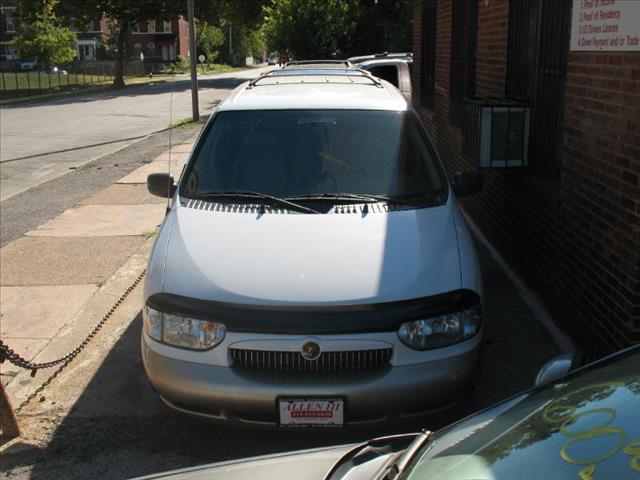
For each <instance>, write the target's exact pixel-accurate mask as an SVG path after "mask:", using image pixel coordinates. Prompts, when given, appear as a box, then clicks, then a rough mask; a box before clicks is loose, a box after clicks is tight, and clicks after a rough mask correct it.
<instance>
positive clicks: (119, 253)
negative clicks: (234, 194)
mask: <svg viewBox="0 0 640 480" xmlns="http://www.w3.org/2000/svg"><path fill="white" fill-rule="evenodd" d="M196 135H197V134H196ZM196 135H193V136H192V137H191V138H190V139H189V140H188V141H187V142H185V143H183V144H179V145H176V146H175V147H173V148H172V150H171V170H170V171H171V173H172V175H173V176H174V177H176V178H177V177H178V176H179V174H180V172H181V170H182V167H183V165H184V163H185V161H186V159H187V157H188V154H189V152H190V151H191V148H192V145H193V142H194V141H195V137H196ZM168 163H169V152H165V153H162V154H161V155H159V156H158V157H156V158H155V159H154V160H153V161H152V162H150V163H147V164H145V165H143V166H142V167H140V168H138V169H136V170H134V171H133V172H131V173H129V174H128V175H126V176H125V177H123V178H121V179H120V180H118V181H117V182H116V183H114V184H113V185H111V186H109V187H107V188H105V189H103V190H101V191H99V192H98V193H96V194H95V195H93V196H92V197H90V198H87V199H85V200H83V201H82V202H80V203H79V204H78V205H76V206H74V207H73V208H70V209H68V210H66V211H64V212H63V213H62V214H60V215H58V216H57V217H55V218H53V219H51V220H49V221H48V222H46V223H44V224H42V225H40V226H39V227H37V228H35V229H33V230H31V231H29V232H27V233H26V234H25V235H24V236H23V237H21V238H19V239H17V240H14V241H12V242H10V243H9V244H7V245H6V246H5V247H3V248H2V249H0V265H2V269H1V270H0V337H1V338H2V339H3V341H4V342H5V343H6V344H7V345H8V346H9V347H10V348H12V349H13V350H14V351H15V352H16V353H19V354H20V355H22V356H23V357H25V358H26V359H27V360H29V361H34V362H46V361H51V360H54V359H57V358H59V357H62V356H63V355H65V354H66V353H67V352H69V351H70V350H71V349H73V348H75V346H76V345H78V344H79V343H80V342H81V341H82V340H83V339H84V337H85V336H86V334H87V333H88V332H89V330H90V329H91V327H92V326H93V325H94V324H95V323H97V322H98V321H99V320H100V318H101V317H102V316H103V315H104V314H105V313H106V312H107V311H108V310H109V308H111V306H112V305H113V304H114V303H115V301H116V300H117V299H118V297H119V296H120V295H121V294H122V293H123V292H124V290H125V289H126V288H127V287H128V286H129V285H130V284H131V283H132V282H133V280H134V279H135V278H136V277H137V276H138V275H139V274H140V273H141V272H142V270H143V269H144V268H145V266H146V259H147V257H148V253H149V251H150V249H151V246H152V244H153V237H154V234H155V231H156V230H157V228H158V226H159V225H160V223H161V222H162V219H163V217H164V212H165V208H166V200H164V199H161V198H158V197H153V196H151V195H150V194H149V193H148V192H147V189H146V179H147V175H148V174H150V173H154V172H166V171H167V170H168ZM97 341H100V340H99V338H95V339H94V340H93V342H97ZM88 348H91V344H90V345H89V347H88ZM52 370H53V369H47V370H40V371H38V372H37V374H36V376H35V377H34V378H32V377H31V376H30V372H27V371H24V370H21V369H18V368H17V367H15V366H13V365H11V364H10V363H9V362H5V363H4V364H2V365H1V366H0V375H2V381H3V382H4V383H5V385H6V386H7V391H8V393H9V396H10V398H11V400H12V402H13V404H14V408H15V407H16V406H18V405H19V404H20V403H21V402H22V401H23V400H24V399H26V398H27V397H28V396H29V395H30V394H31V393H32V392H33V391H34V390H35V389H36V388H37V386H39V385H40V384H41V383H42V382H43V381H44V380H45V379H46V378H47V377H48V376H49V375H50V374H51V373H52Z"/></svg>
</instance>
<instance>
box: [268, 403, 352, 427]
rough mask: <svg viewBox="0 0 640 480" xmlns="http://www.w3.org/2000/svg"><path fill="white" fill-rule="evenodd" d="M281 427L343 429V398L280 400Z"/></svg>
mask: <svg viewBox="0 0 640 480" xmlns="http://www.w3.org/2000/svg"><path fill="white" fill-rule="evenodd" d="M277 403H278V415H279V419H280V426H281V427H342V426H343V425H344V400H343V399H342V398H279V399H278V402H277Z"/></svg>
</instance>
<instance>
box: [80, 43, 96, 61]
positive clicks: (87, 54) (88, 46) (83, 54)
mask: <svg viewBox="0 0 640 480" xmlns="http://www.w3.org/2000/svg"><path fill="white" fill-rule="evenodd" d="M78 59H79V60H80V61H84V62H90V61H93V60H95V59H96V46H95V44H92V43H81V44H79V45H78Z"/></svg>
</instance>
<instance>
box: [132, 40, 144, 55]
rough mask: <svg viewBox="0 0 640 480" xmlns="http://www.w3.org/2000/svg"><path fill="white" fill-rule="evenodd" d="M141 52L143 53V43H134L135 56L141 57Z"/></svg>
mask: <svg viewBox="0 0 640 480" xmlns="http://www.w3.org/2000/svg"><path fill="white" fill-rule="evenodd" d="M141 53H142V44H141V43H134V44H133V54H134V56H136V57H139V56H140V54H141Z"/></svg>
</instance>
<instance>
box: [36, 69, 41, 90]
mask: <svg viewBox="0 0 640 480" xmlns="http://www.w3.org/2000/svg"><path fill="white" fill-rule="evenodd" d="M36 75H38V90H39V91H40V93H42V83H41V80H40V72H36Z"/></svg>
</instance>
